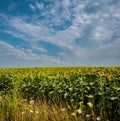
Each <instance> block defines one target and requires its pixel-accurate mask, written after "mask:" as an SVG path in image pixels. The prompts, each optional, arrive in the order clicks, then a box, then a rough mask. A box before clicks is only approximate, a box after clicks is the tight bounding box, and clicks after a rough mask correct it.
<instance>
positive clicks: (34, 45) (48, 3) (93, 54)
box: [0, 0, 120, 67]
mask: <svg viewBox="0 0 120 121" xmlns="http://www.w3.org/2000/svg"><path fill="white" fill-rule="evenodd" d="M119 6H120V0H0V67H30V66H57V65H59V66H60V65H61V66H65V65H67V66H68V65H72V66H74V65H79V66H92V65H93V66H120V7H119Z"/></svg>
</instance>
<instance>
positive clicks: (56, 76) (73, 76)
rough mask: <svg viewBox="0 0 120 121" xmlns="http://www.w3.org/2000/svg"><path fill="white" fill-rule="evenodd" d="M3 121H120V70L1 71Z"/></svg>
mask: <svg viewBox="0 0 120 121" xmlns="http://www.w3.org/2000/svg"><path fill="white" fill-rule="evenodd" d="M43 107H44V108H43ZM42 108H43V109H42ZM40 113H41V114H40ZM60 114H61V115H60ZM0 121H120V67H77V66H76V67H40V68H38V67H36V68H1V69H0Z"/></svg>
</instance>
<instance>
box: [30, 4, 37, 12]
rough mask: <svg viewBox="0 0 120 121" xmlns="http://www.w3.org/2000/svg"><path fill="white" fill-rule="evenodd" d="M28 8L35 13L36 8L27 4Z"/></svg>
mask: <svg viewBox="0 0 120 121" xmlns="http://www.w3.org/2000/svg"><path fill="white" fill-rule="evenodd" d="M29 7H30V9H31V10H32V11H33V12H35V11H36V7H35V6H34V5H32V4H29Z"/></svg>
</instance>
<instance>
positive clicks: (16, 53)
mask: <svg viewBox="0 0 120 121" xmlns="http://www.w3.org/2000/svg"><path fill="white" fill-rule="evenodd" d="M37 49H40V50H42V48H37ZM42 51H45V50H44V49H43V50H42ZM3 58H5V59H6V58H7V60H19V61H23V62H26V63H27V61H31V62H33V65H34V64H35V62H36V61H37V62H39V63H38V64H39V65H41V62H42V64H46V63H48V64H53V63H56V64H62V63H63V62H62V61H61V60H60V59H59V58H54V57H52V56H49V55H46V54H41V55H39V54H35V53H34V52H33V51H32V50H30V49H25V48H21V49H20V48H17V47H15V46H12V45H10V44H8V43H6V42H4V41H0V59H1V63H4V62H2V60H3ZM12 64H14V63H12ZM27 66H28V65H27Z"/></svg>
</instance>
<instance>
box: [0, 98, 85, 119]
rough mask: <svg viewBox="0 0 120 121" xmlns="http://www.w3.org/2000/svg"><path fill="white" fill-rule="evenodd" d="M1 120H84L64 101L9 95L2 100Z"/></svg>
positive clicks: (0, 101)
mask: <svg viewBox="0 0 120 121" xmlns="http://www.w3.org/2000/svg"><path fill="white" fill-rule="evenodd" d="M0 121H83V120H82V116H81V118H80V117H79V118H78V117H77V116H76V115H74V113H72V112H69V111H68V110H67V109H66V107H64V106H63V104H62V103H60V104H59V106H58V105H56V104H53V103H51V104H50V103H48V102H46V101H44V102H43V101H40V100H39V101H37V102H34V100H31V101H29V102H28V101H27V100H26V99H22V100H19V101H18V100H14V99H11V98H9V97H5V98H2V97H1V100H0Z"/></svg>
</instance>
